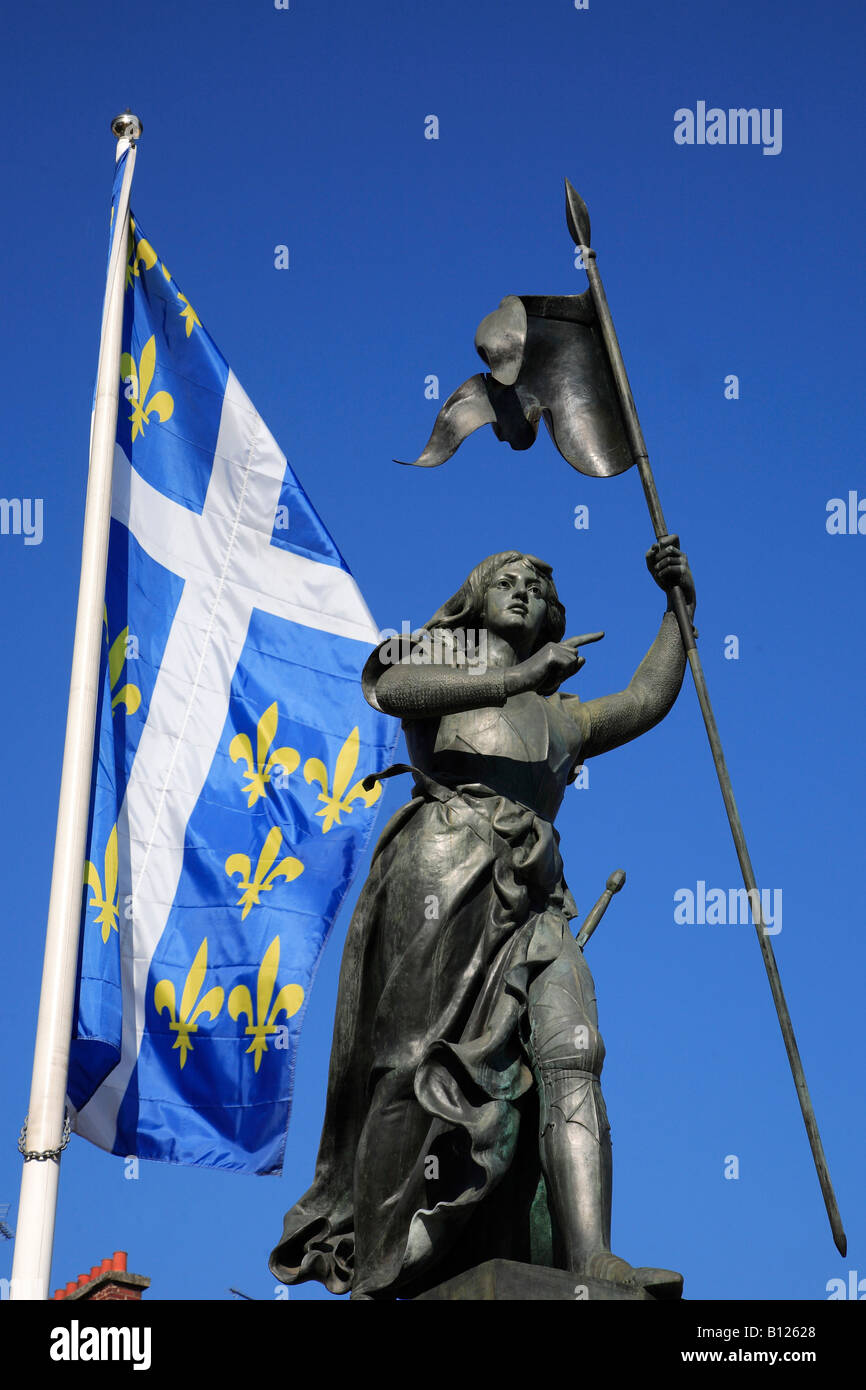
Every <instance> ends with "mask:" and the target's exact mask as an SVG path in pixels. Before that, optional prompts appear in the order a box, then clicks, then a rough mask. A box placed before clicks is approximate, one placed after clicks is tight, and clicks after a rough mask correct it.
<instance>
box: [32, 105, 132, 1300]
mask: <svg viewBox="0 0 866 1390" xmlns="http://www.w3.org/2000/svg"><path fill="white" fill-rule="evenodd" d="M112 130H113V131H114V134H115V136H116V137H117V140H118V145H117V158H118V160H119V159H120V158H121V156H122V155H123V154H124V153H125V152H126V154H127V158H126V165H125V168H124V171H123V181H122V183H121V189H120V196H119V198H118V201H117V206H116V208H115V215H114V228H113V234H112V241H111V254H110V257H109V263H108V276H107V280H106V286H105V300H104V304H103V310H102V332H101V337H100V345H99V364H98V367H97V374H96V403H95V406H94V412H93V425H92V429H91V436H90V465H89V469H88V475H87V499H86V503H85V509H84V536H83V540H82V547H81V576H80V581H79V588H78V612H77V615H76V619H75V643H74V646H73V652H72V675H71V678H70V682H69V705H68V712H67V716H66V741H65V744H64V749H63V770H62V773H61V778H60V803H59V807H58V812H57V834H56V838H55V842H54V867H53V870H52V875H51V896H50V899H49V905H48V925H47V929H46V940H45V960H44V965H43V971H42V992H41V995H40V999H39V1020H38V1023H37V1027H36V1047H35V1051H34V1056H33V1078H32V1082H31V1087H30V1108H29V1111H28V1114H27V1122H26V1126H25V1131H24V1136H25V1138H24V1143H23V1145H22V1148H23V1150H24V1171H23V1173H22V1176H21V1195H20V1199H19V1203H18V1220H17V1235H16V1240H15V1259H14V1262H13V1265H12V1280H11V1287H10V1296H11V1297H12V1298H13V1299H45V1298H47V1297H48V1285H49V1278H50V1275H51V1252H52V1247H53V1243H54V1222H55V1214H56V1211H57V1188H58V1183H59V1180H60V1152H61V1149H62V1147H63V1144H64V1142H65V1137H64V1119H65V1110H66V1084H67V1074H68V1070H69V1049H70V1043H71V1035H72V1017H73V1011H74V1007H75V985H76V974H77V965H78V938H79V926H80V920H81V896H82V874H83V868H84V854H85V847H86V837H87V817H88V808H89V802H90V781H91V772H92V762H93V744H94V737H95V727H96V707H97V698H98V694H99V666H100V654H101V649H102V610H103V604H104V601H105V568H106V561H107V556H108V533H109V526H110V523H111V476H112V468H113V464H114V442H115V437H116V433H117V407H118V393H119V386H120V371H119V367H120V349H121V333H122V328H123V294H124V279H125V274H126V246H127V237H128V232H129V192H130V185H131V183H132V172H133V169H134V167H135V154H136V140H137V139H138V136H139V135H140V134H141V122H140V121H139V120H138V117H137V116H132V115H130V114H129V113H127V114H126V115H125V116H118V117H117V118H116V120H115V121H113V122H112ZM67 1133H68V1131H67Z"/></svg>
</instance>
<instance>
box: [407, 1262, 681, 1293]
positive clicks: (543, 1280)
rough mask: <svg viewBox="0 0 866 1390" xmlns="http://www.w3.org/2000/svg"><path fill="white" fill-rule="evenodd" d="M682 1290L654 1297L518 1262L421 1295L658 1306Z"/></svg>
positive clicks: (492, 1266) (490, 1265)
mask: <svg viewBox="0 0 866 1390" xmlns="http://www.w3.org/2000/svg"><path fill="white" fill-rule="evenodd" d="M681 1295H682V1289H681V1288H679V1289H676V1288H675V1289H673V1290H668V1291H662V1290H659V1291H658V1292H657V1293H656V1294H655V1295H653V1294H651V1293H648V1292H647V1290H646V1289H642V1288H632V1289H629V1288H626V1287H624V1286H623V1285H622V1284H613V1283H610V1282H609V1281H608V1280H606V1279H586V1278H582V1277H581V1276H579V1275H577V1274H569V1272H568V1270H565V1269H547V1268H545V1267H544V1266H543V1265H524V1264H518V1263H517V1262H516V1261H515V1260H488V1261H487V1262H486V1263H485V1264H482V1265H476V1267H475V1268H474V1269H467V1270H466V1272H465V1273H464V1274H458V1275H457V1276H456V1277H455V1278H454V1279H446V1280H445V1282H444V1283H443V1284H437V1285H436V1286H435V1288H432V1289H428V1290H427V1291H426V1293H422V1294H418V1296H417V1298H416V1299H415V1300H414V1301H415V1302H417V1303H422V1302H462V1301H464V1300H480V1301H484V1302H488V1301H494V1300H496V1301H498V1300H504V1301H509V1300H510V1301H512V1302H517V1303H536V1302H539V1303H556V1302H559V1303H576V1302H588V1303H592V1302H600V1301H601V1302H605V1303H658V1302H659V1301H660V1300H661V1299H665V1300H670V1299H678V1298H680V1297H681Z"/></svg>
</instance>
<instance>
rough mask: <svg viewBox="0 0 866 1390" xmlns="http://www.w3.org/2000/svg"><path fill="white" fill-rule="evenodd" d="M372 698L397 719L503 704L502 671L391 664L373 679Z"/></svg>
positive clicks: (504, 697)
mask: <svg viewBox="0 0 866 1390" xmlns="http://www.w3.org/2000/svg"><path fill="white" fill-rule="evenodd" d="M376 698H377V701H378V704H379V708H380V709H383V710H384V711H385V713H386V714H395V715H397V717H398V718H400V719H428V718H431V717H435V716H436V715H442V714H458V713H460V711H462V710H468V709H483V708H484V707H485V706H486V705H504V704H505V700H506V695H505V672H504V671H502V670H495V671H487V672H485V673H484V674H483V675H482V674H480V673H475V672H472V671H461V670H449V669H448V667H443V666H416V667H412V666H391V667H389V669H388V670H387V671H384V672H383V673H382V675H381V676H380V677H379V679H378V681H377V682H376Z"/></svg>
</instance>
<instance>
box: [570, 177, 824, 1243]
mask: <svg viewBox="0 0 866 1390" xmlns="http://www.w3.org/2000/svg"><path fill="white" fill-rule="evenodd" d="M565 198H566V215H567V218H568V228H569V231H570V232H571V235H572V236H573V237H574V240H575V242H576V243H577V244H578V245H579V246H580V250H581V253H582V259H583V263H584V266H585V268H586V273H587V276H588V278H589V284H590V289H591V291H592V298H593V303H594V305H595V311H596V315H597V318H598V323H599V327H600V329H601V333H602V337H603V338H604V343H605V347H606V349H607V355H608V358H609V360H610V365H611V370H612V371H613V375H614V380H615V382H616V388H617V394H618V396H619V402H620V406H621V408H622V414H623V419H624V422H625V427H626V432H627V435H628V442H629V447H630V449H631V453H632V458H633V459H634V461H635V463H636V464H637V468H638V472H639V474H640V480H641V483H642V484H643V490H644V496H645V497H646V502H647V506H648V508H649V513H650V517H651V518H652V524H653V530H654V531H655V535H656V540H661V538H662V536H666V535H668V534H669V533H668V529H667V525H666V523H665V518H664V513H663V512H662V505H661V501H660V500H659V495H658V491H657V490H656V485H655V480H654V478H653V475H652V470H651V468H650V463H649V457H648V455H647V448H646V443H645V441H644V437H643V431H642V430H641V427H640V421H639V419H638V413H637V407H636V406H635V403H634V397H633V396H632V393H631V387H630V386H629V381H628V376H627V375H626V370H625V363H624V361H623V357H622V351H621V350H620V346H619V342H618V340H617V336H616V330H615V328H614V326H613V318H612V317H611V312H610V308H609V307H608V303H607V296H606V295H605V292H604V285H603V284H602V280H601V275H600V274H599V270H598V266H597V264H596V258H595V252H594V251H593V250H592V249H591V247H590V245H589V241H590V234H589V214H588V212H587V210H586V204H585V203H584V201H583V199H582V198H581V197H580V195H579V194H578V193H577V192H576V191H575V189H574V188H572V186H571V184H570V183H569V182H568V180H567V179H566V181H565ZM671 599H672V604H673V609H674V612H675V613H676V616H677V621H678V623H679V627H680V633H681V636H682V639H683V646H684V647H685V650H686V655H687V657H688V662H689V666H690V667H691V672H692V676H693V677H694V682H695V689H696V691H697V693H698V703H699V704H700V707H701V713H702V714H703V717H704V724H705V725H706V730H707V737H708V738H709V741H710V748H711V749H712V754H713V762H714V763H715V767H716V775H717V777H718V779H719V786H720V787H721V789H722V798H723V800H724V803H725V810H726V812H727V815H728V823H729V825H730V827H731V834H732V835H733V838H734V845H735V848H736V851H737V858H738V859H739V861H740V869H741V870H742V874H743V883H744V884H745V886H746V889H747V891H748V894H749V902H750V903H751V907H752V920H753V922H754V924H755V930H756V932H757V934H758V945H759V946H760V948H761V955H762V956H763V960H764V967H765V969H766V971H767V978H768V980H769V982H770V990H771V991H772V995H773V1002H774V1004H775V1006H776V1013H777V1015H778V1018H779V1025H780V1027H781V1029H782V1037H783V1038H784V1040H785V1050H786V1052H787V1054H788V1062H789V1063H790V1067H791V1072H792V1074H793V1077H794V1085H795V1086H796V1088H797V1096H798V1098H799V1101H800V1110H801V1112H802V1115H803V1122H804V1124H805V1126H806V1133H807V1134H808V1136H809V1144H810V1147H811V1149H812V1157H813V1159H814V1160H815V1168H816V1170H817V1173H818V1181H819V1182H820V1184H821V1192H822V1194H823V1197H824V1205H825V1206H826V1208H827V1215H828V1217H829V1218H830V1229H831V1230H832V1232H833V1240H834V1242H835V1244H836V1248H837V1250H838V1251H839V1254H840V1255H844V1254H846V1252H847V1249H848V1242H847V1239H846V1236H845V1231H844V1229H843V1227H842V1218H841V1216H840V1214H839V1208H838V1206H837V1204H836V1194H835V1193H834V1191H833V1184H832V1182H831V1180H830V1170H829V1168H828V1166H827V1159H826V1158H825V1156H824V1146H823V1144H822V1143H821V1135H820V1133H819V1131H818V1121H817V1120H816V1119H815V1111H814V1109H813V1107H812V1100H811V1097H810V1096H809V1088H808V1086H807V1085H806V1074H805V1072H804V1070H803V1063H802V1061H801V1060H800V1051H799V1048H798V1047H797V1039H796V1038H795V1036H794V1028H793V1025H792V1023H791V1015H790V1013H789V1012H788V1005H787V1002H786V1000H785V995H784V992H783V990H782V981H781V978H780V976H779V967H778V965H777V964H776V956H775V953H774V951H773V944H772V942H771V941H770V938H769V935H768V931H767V925H766V923H765V921H764V915H763V912H762V910H761V895H760V893H759V892H758V886H757V883H756V881H755V873H754V870H753V868H752V860H751V857H750V855H749V849H748V846H747V844H746V835H745V831H744V830H743V824H742V821H741V820H740V813H739V811H738V810H737V803H736V801H735V800H734V789H733V785H732V783H731V776H730V773H729V772H728V768H727V764H726V762H725V755H724V751H723V749H722V740H721V738H720V736H719V729H718V725H717V724H716V717H715V715H714V713H713V707H712V705H711V704H710V694H709V690H708V689H707V682H706V677H705V676H704V670H703V667H702V665H701V659H700V656H699V655H698V649H697V644H696V642H695V636H694V632H693V629H692V624H691V620H690V619H689V615H688V610H687V608H686V600H685V595H684V594H683V591H682V589H680V588H679V587H677V588H675V589H673V591H672V593H671Z"/></svg>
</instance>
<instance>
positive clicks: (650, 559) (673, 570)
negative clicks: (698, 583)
mask: <svg viewBox="0 0 866 1390" xmlns="http://www.w3.org/2000/svg"><path fill="white" fill-rule="evenodd" d="M646 562H647V568H648V569H649V572H650V574H651V575H652V577H653V579H654V580H655V582H656V583H657V584H658V586H659V588H660V589H664V591H665V593H666V594H669V593H670V592H671V589H674V588H676V587H677V586H679V588H681V589H682V591H683V594H684V596H685V600H686V603H687V604H688V606H689V608H691V609H694V606H695V581H694V579H693V578H692V572H691V570H690V569H689V562H688V557H687V556H686V555H684V554H683V552H682V551H681V550H680V538H679V536H662V538H661V540H659V541H656V543H655V545H654V546H653V547H652V549H651V550H648V551H647V553H646Z"/></svg>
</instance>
